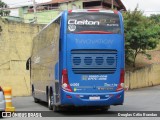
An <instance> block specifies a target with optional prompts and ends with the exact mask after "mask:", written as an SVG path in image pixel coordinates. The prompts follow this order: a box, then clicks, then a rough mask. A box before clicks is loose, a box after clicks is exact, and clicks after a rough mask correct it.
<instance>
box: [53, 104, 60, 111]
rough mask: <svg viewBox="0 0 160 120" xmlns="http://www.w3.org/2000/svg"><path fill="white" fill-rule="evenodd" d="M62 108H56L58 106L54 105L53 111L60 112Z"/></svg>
mask: <svg viewBox="0 0 160 120" xmlns="http://www.w3.org/2000/svg"><path fill="white" fill-rule="evenodd" d="M60 110H61V109H60V106H56V105H53V111H54V112H60Z"/></svg>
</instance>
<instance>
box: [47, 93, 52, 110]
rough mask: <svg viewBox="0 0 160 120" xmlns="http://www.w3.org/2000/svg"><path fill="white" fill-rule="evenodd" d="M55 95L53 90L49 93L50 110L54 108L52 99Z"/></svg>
mask: <svg viewBox="0 0 160 120" xmlns="http://www.w3.org/2000/svg"><path fill="white" fill-rule="evenodd" d="M52 97H53V94H52V92H49V93H48V108H49V110H53V101H52V100H51V99H52Z"/></svg>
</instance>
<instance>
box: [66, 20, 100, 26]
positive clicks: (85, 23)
mask: <svg viewBox="0 0 160 120" xmlns="http://www.w3.org/2000/svg"><path fill="white" fill-rule="evenodd" d="M68 24H69V25H99V24H100V22H99V21H88V20H82V21H78V20H76V19H70V20H68Z"/></svg>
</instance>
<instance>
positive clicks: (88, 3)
mask: <svg viewBox="0 0 160 120" xmlns="http://www.w3.org/2000/svg"><path fill="white" fill-rule="evenodd" d="M101 3H102V2H101V1H91V2H83V8H87V7H94V6H101Z"/></svg>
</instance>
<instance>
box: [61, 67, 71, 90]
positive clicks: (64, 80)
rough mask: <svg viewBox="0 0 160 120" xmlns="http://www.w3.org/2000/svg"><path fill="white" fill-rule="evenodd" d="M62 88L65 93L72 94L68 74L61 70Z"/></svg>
mask: <svg viewBox="0 0 160 120" xmlns="http://www.w3.org/2000/svg"><path fill="white" fill-rule="evenodd" d="M62 88H63V89H64V90H66V91H69V92H72V89H71V86H70V85H69V82H68V72H67V70H66V69H63V70H62Z"/></svg>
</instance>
